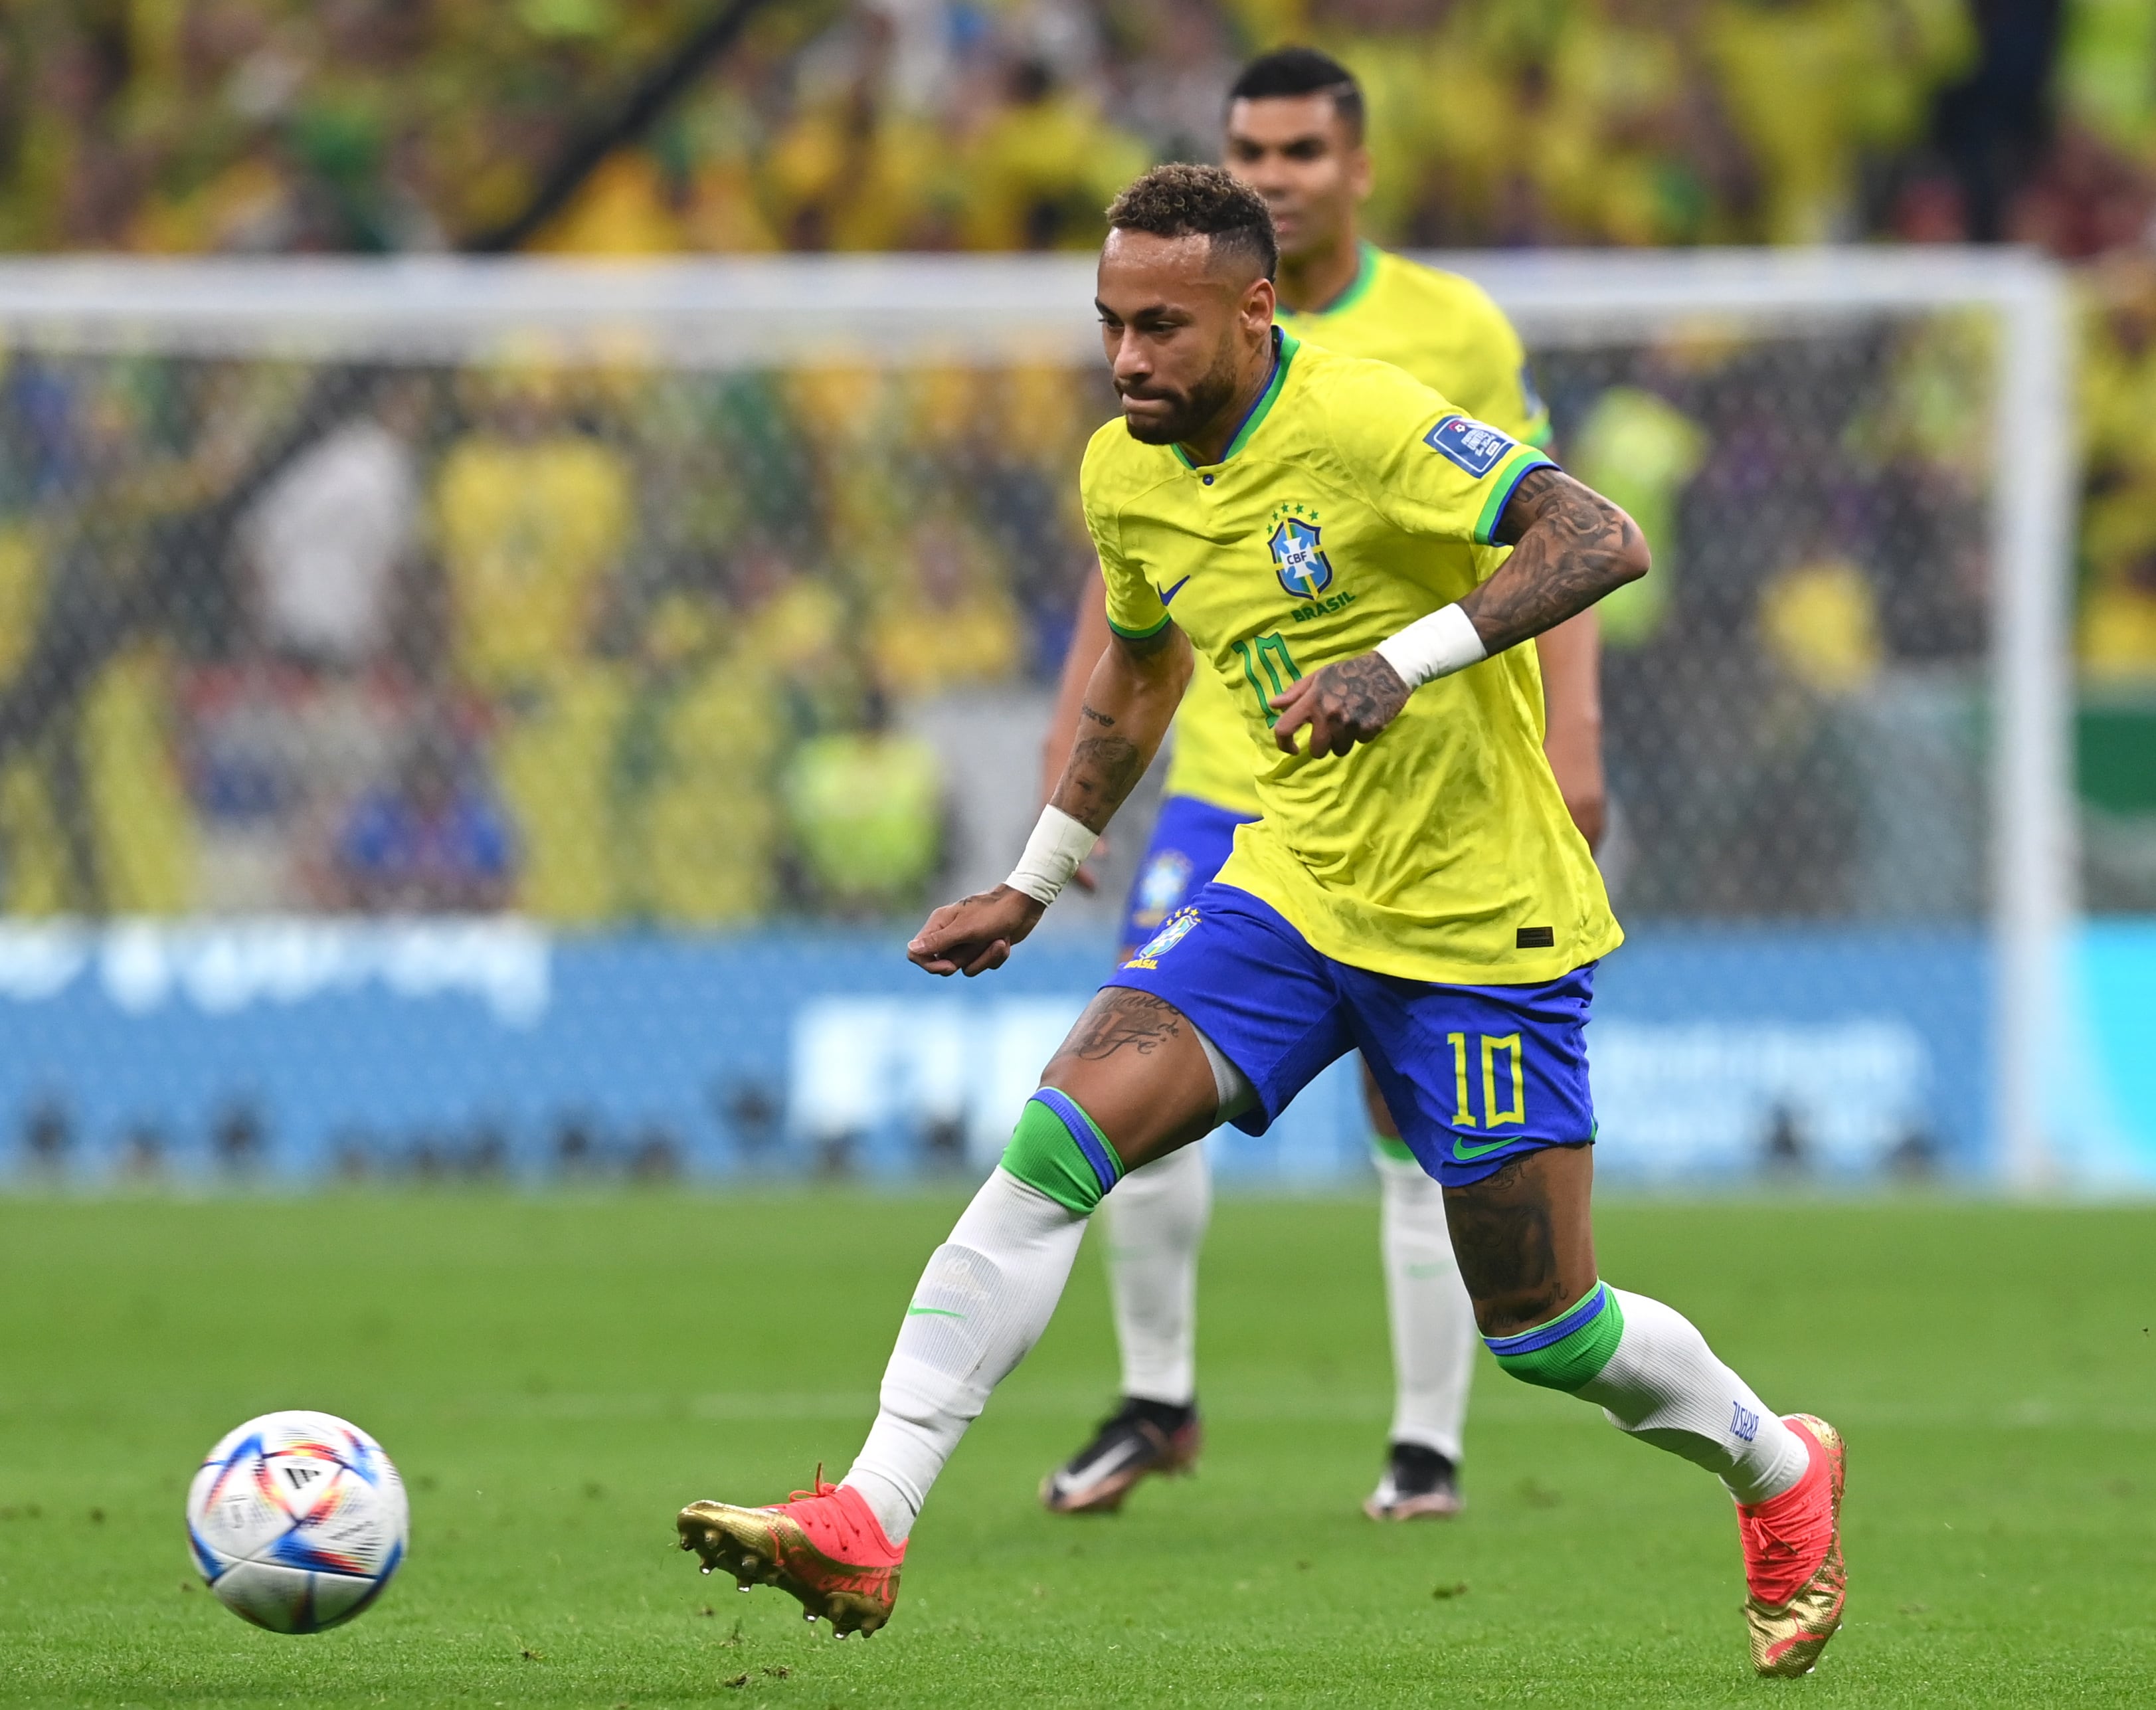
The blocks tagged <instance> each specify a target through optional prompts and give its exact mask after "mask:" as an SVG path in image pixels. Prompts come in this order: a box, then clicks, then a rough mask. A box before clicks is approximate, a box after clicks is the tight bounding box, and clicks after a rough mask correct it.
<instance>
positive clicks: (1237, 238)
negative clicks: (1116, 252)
mask: <svg viewBox="0 0 2156 1710" xmlns="http://www.w3.org/2000/svg"><path fill="white" fill-rule="evenodd" d="M1108 224H1109V225H1110V226H1111V228H1112V229H1115V230H1116V231H1119V232H1147V233H1149V234H1152V236H1154V237H1156V238H1199V237H1203V238H1210V239H1212V240H1213V242H1212V250H1213V253H1214V254H1216V255H1218V254H1220V253H1221V252H1222V251H1223V250H1226V251H1229V252H1231V253H1240V254H1242V255H1244V256H1245V257H1246V258H1248V259H1249V260H1250V262H1252V263H1253V264H1255V267H1256V269H1257V270H1258V271H1259V272H1260V273H1261V274H1263V275H1265V278H1267V279H1270V278H1272V276H1273V275H1274V274H1275V272H1276V270H1278V268H1279V266H1280V245H1279V244H1278V243H1277V242H1276V240H1275V239H1274V237H1273V218H1272V215H1271V214H1270V213H1267V212H1266V209H1265V203H1263V202H1262V201H1260V199H1259V197H1258V193H1257V192H1256V191H1255V190H1253V189H1251V188H1250V186H1249V185H1247V184H1245V183H1244V182H1242V180H1241V179H1240V178H1237V177H1235V176H1234V175H1233V174H1231V173H1230V172H1228V171H1227V170H1226V169H1225V168H1224V167H1199V166H1190V165H1187V164H1184V163H1183V162H1174V163H1172V164H1170V165H1168V166H1164V167H1154V168H1153V169H1152V171H1151V172H1147V173H1145V174H1144V175H1143V176H1142V177H1138V178H1136V179H1134V180H1132V182H1131V183H1130V184H1129V185H1128V186H1127V187H1125V189H1124V191H1123V193H1122V195H1120V196H1118V197H1117V198H1116V199H1115V200H1114V201H1113V202H1111V203H1109V204H1108Z"/></svg>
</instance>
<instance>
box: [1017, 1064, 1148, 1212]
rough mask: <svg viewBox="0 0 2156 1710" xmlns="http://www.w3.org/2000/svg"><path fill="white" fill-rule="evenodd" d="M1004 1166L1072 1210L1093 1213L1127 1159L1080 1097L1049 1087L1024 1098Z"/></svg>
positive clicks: (1117, 1179)
mask: <svg viewBox="0 0 2156 1710" xmlns="http://www.w3.org/2000/svg"><path fill="white" fill-rule="evenodd" d="M1003 1165H1004V1168H1005V1169H1007V1170H1009V1172H1010V1173H1012V1174H1013V1175H1014V1176H1016V1177H1017V1178H1018V1179H1019V1180H1020V1181H1022V1182H1024V1184H1026V1186H1028V1187H1029V1188H1034V1189H1038V1190H1039V1191H1040V1192H1041V1193H1044V1194H1047V1195H1048V1197H1049V1198H1050V1199H1053V1200H1054V1201H1055V1203H1056V1204H1058V1205H1060V1206H1062V1207H1063V1208H1064V1209H1065V1210H1067V1211H1075V1212H1076V1213H1077V1214H1079V1215H1080V1216H1081V1217H1083V1216H1086V1214H1089V1213H1091V1210H1092V1209H1093V1208H1094V1207H1095V1206H1096V1205H1098V1204H1100V1203H1101V1199H1103V1198H1104V1197H1106V1194H1107V1191H1108V1189H1111V1188H1112V1187H1114V1186H1115V1185H1116V1183H1117V1182H1119V1181H1121V1180H1122V1179H1123V1161H1122V1158H1118V1157H1117V1156H1116V1148H1114V1147H1112V1146H1111V1145H1109V1144H1108V1137H1107V1136H1106V1134H1103V1133H1102V1132H1101V1126H1100V1124H1099V1123H1097V1122H1095V1121H1094V1120H1093V1119H1092V1117H1089V1116H1087V1115H1086V1112H1084V1111H1083V1110H1082V1109H1081V1108H1080V1107H1079V1104H1078V1101H1076V1100H1075V1099H1074V1098H1072V1097H1070V1096H1069V1095H1068V1094H1066V1093H1063V1092H1059V1091H1056V1089H1055V1088H1054V1087H1052V1086H1044V1087H1042V1088H1041V1089H1040V1091H1038V1092H1036V1093H1034V1096H1032V1097H1031V1098H1029V1099H1028V1100H1027V1101H1025V1108H1024V1110H1023V1111H1021V1112H1019V1119H1018V1127H1017V1128H1016V1130H1015V1131H1014V1132H1013V1133H1012V1135H1011V1137H1010V1144H1009V1145H1008V1146H1006V1147H1004V1158H1003Z"/></svg>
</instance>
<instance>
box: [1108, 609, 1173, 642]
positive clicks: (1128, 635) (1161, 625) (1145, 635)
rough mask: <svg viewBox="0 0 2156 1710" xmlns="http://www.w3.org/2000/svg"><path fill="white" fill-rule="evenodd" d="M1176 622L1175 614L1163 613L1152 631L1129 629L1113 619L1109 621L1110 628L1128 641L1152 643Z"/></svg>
mask: <svg viewBox="0 0 2156 1710" xmlns="http://www.w3.org/2000/svg"><path fill="white" fill-rule="evenodd" d="M1174 621H1175V614H1173V613H1172V612H1163V613H1162V614H1160V621H1159V622H1158V624H1154V625H1153V626H1152V629H1125V628H1124V627H1123V626H1122V624H1118V623H1117V622H1116V620H1115V619H1113V618H1111V619H1108V627H1109V628H1110V629H1112V630H1114V631H1115V632H1116V634H1118V635H1120V636H1122V638H1123V639H1124V640H1126V641H1150V640H1152V638H1153V637H1154V636H1156V635H1158V634H1160V632H1161V631H1162V630H1163V629H1166V628H1168V625H1169V624H1172V623H1173V622H1174Z"/></svg>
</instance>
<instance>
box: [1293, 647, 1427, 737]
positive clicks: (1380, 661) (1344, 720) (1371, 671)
mask: <svg viewBox="0 0 2156 1710" xmlns="http://www.w3.org/2000/svg"><path fill="white" fill-rule="evenodd" d="M1408 694H1409V690H1408V686H1407V684H1406V682H1405V681H1404V680H1403V679H1402V678H1401V676H1400V674H1399V672H1398V671H1396V670H1394V669H1393V668H1392V666H1391V665H1389V664H1388V663H1387V662H1386V660H1385V657H1384V655H1383V654H1378V653H1364V654H1358V655H1356V657H1354V658H1353V659H1343V660H1341V661H1340V662H1339V663H1338V664H1337V665H1327V666H1326V667H1325V668H1324V669H1323V670H1320V671H1317V672H1315V673H1313V674H1312V675H1310V676H1307V677H1298V678H1297V679H1296V680H1295V681H1294V682H1293V683H1291V684H1290V685H1289V686H1288V687H1287V689H1286V691H1285V692H1283V693H1281V694H1278V695H1276V696H1273V701H1272V704H1273V706H1275V707H1276V709H1277V710H1278V711H1279V712H1280V722H1279V723H1278V724H1276V725H1275V726H1274V727H1273V740H1274V741H1275V742H1278V743H1279V744H1280V747H1281V752H1282V753H1283V754H1292V753H1294V752H1296V744H1295V738H1296V732H1298V731H1300V730H1301V728H1302V727H1304V726H1305V725H1308V726H1309V727H1310V752H1311V753H1312V756H1313V757H1314V756H1317V755H1319V754H1344V753H1346V752H1347V751H1348V750H1349V749H1350V748H1352V747H1354V746H1355V744H1356V743H1358V742H1369V741H1371V740H1372V739H1373V737H1376V735H1377V734H1378V732H1379V731H1381V730H1383V729H1384V727H1386V726H1387V725H1389V724H1390V723H1391V722H1392V721H1394V719H1395V718H1397V717H1398V716H1399V711H1400V709H1401V708H1402V707H1403V706H1406V705H1407V704H1408Z"/></svg>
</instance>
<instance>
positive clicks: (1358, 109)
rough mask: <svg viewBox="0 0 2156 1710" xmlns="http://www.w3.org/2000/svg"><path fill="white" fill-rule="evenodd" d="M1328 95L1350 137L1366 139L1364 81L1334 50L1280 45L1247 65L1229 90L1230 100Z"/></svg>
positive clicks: (1358, 139)
mask: <svg viewBox="0 0 2156 1710" xmlns="http://www.w3.org/2000/svg"><path fill="white" fill-rule="evenodd" d="M1283 95H1330V96H1332V110H1333V111H1334V112H1336V113H1337V114H1338V115H1339V116H1340V122H1341V123H1342V125H1343V126H1346V127H1347V137H1348V141H1350V142H1353V143H1359V142H1361V141H1362V140H1363V85H1361V84H1359V83H1358V82H1356V80H1355V74H1354V73H1353V72H1352V71H1350V70H1349V69H1347V67H1346V66H1345V65H1342V64H1341V63H1340V62H1339V61H1338V60H1337V59H1334V58H1333V57H1332V55H1331V54H1321V53H1319V52H1318V51H1317V49H1315V48H1276V49H1274V50H1273V51H1272V52H1271V53H1270V54H1259V55H1258V57H1257V58H1256V59H1253V60H1251V61H1250V64H1247V65H1245V67H1244V68H1243V72H1242V75H1241V76H1240V77H1238V78H1237V79H1236V80H1235V83H1234V84H1233V85H1232V86H1230V88H1229V90H1228V102H1229V105H1231V106H1232V105H1235V102H1237V101H1264V100H1276V99H1278V98H1279V97H1281V96H1283Z"/></svg>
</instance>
